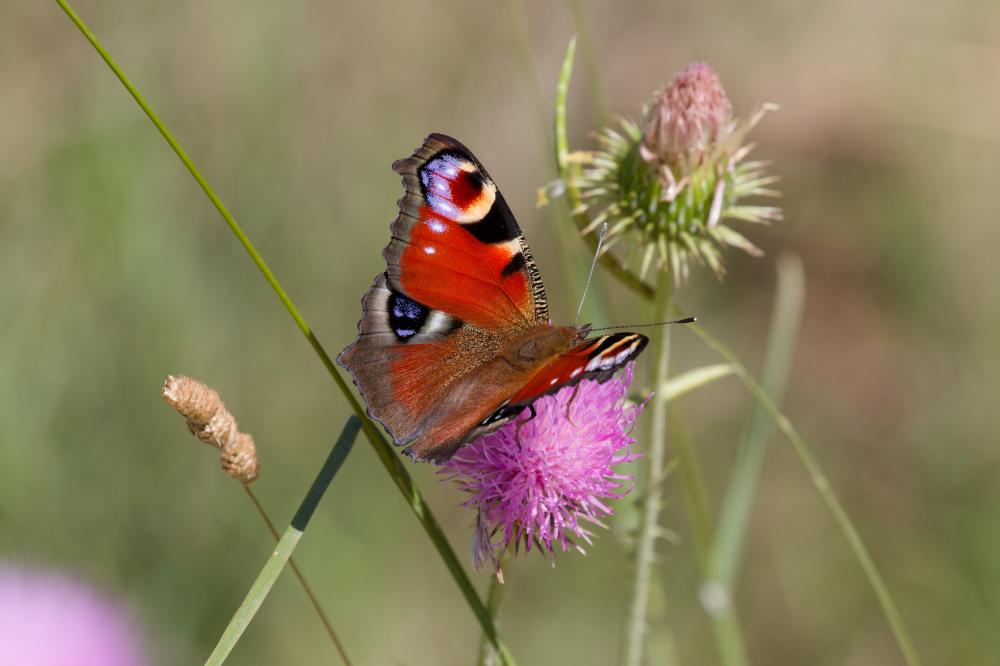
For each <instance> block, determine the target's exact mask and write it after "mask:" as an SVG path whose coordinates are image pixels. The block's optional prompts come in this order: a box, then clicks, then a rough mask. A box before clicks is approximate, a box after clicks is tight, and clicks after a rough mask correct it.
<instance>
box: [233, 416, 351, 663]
mask: <svg viewBox="0 0 1000 666" xmlns="http://www.w3.org/2000/svg"><path fill="white" fill-rule="evenodd" d="M355 434H356V432H355ZM243 490H245V491H246V493H247V496H248V497H249V498H250V501H251V502H252V503H253V506H254V508H255V509H257V513H258V514H260V517H261V518H262V519H263V521H264V524H265V525H267V530H268V531H269V532H270V533H271V536H273V537H274V540H275V541H277V542H279V543H280V541H281V535H279V534H278V530H277V529H275V527H274V523H273V522H271V517H270V516H268V515H267V511H265V510H264V506H263V505H262V504H261V503H260V500H258V499H257V495H255V494H254V492H253V490H252V489H251V488H250V486H249V485H246V484H243ZM288 566H289V567H291V569H292V573H294V574H295V577H296V578H297V579H298V580H299V584H300V585H301V586H302V589H303V590H305V593H306V596H307V597H309V603H310V604H312V607H313V609H314V610H315V611H316V615H318V616H319V619H320V622H322V623H323V629H325V630H326V635H327V636H329V637H330V641H332V642H333V645H334V647H335V648H336V649H337V652H338V653H339V654H340V658H341V659H342V660H343V661H344V664H346V665H347V666H351V660H350V658H349V657H348V656H347V650H346V649H345V648H344V644H343V643H341V642H340V638H338V637H337V632H336V631H334V630H333V623H332V622H330V618H329V617H327V614H326V611H324V610H323V606H322V605H321V604H320V603H319V598H317V597H316V594H315V593H314V592H313V591H312V587H311V586H310V585H309V583H307V582H306V577H305V576H304V575H303V574H302V571H301V570H300V569H299V565H298V564H297V563H296V562H295V558H294V557H291V556H289V557H288Z"/></svg>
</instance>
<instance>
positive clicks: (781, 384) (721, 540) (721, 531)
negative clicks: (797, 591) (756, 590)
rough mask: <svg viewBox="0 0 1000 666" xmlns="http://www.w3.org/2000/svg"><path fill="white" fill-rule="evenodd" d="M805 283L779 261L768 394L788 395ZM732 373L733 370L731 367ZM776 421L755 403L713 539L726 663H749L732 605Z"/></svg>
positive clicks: (711, 594) (791, 263)
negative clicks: (736, 579) (786, 388)
mask: <svg viewBox="0 0 1000 666" xmlns="http://www.w3.org/2000/svg"><path fill="white" fill-rule="evenodd" d="M804 294H805V278H804V276H803V272H802V263H801V261H799V260H798V258H793V257H790V256H784V257H781V258H780V259H779V260H778V288H777V296H776V298H775V306H774V313H773V315H772V319H771V332H770V335H769V336H768V344H767V352H766V354H765V357H764V358H765V360H764V372H763V377H764V386H765V390H767V391H768V394H769V395H773V396H781V395H782V394H783V393H784V388H785V384H786V381H787V377H788V370H789V368H790V367H791V356H792V352H793V350H794V349H795V336H796V332H797V331H798V328H799V322H800V320H801V318H802V304H803V300H804V297H805V296H804ZM729 367H730V368H733V367H734V366H732V365H731V364H730V365H729ZM772 424H773V421H772V419H771V418H770V415H769V414H768V412H767V410H765V409H764V408H763V407H762V406H761V404H760V403H759V402H757V403H755V405H754V409H753V412H752V414H751V416H750V425H749V427H748V428H747V431H746V434H745V436H744V439H743V442H742V444H741V446H740V449H739V454H738V456H737V460H736V464H735V465H734V466H733V473H732V478H731V479H730V482H729V484H728V486H726V493H725V495H724V497H723V502H722V509H721V511H720V513H719V522H718V526H717V529H716V532H715V536H714V538H713V540H712V549H711V553H710V555H709V560H708V566H707V570H706V569H703V570H702V578H703V584H702V594H701V598H702V604H703V606H704V607H705V609H706V611H708V615H709V618H710V619H711V621H712V630H713V632H714V634H715V638H716V645H717V646H718V648H719V655H720V657H721V659H722V663H723V664H725V665H726V666H743V665H744V664H747V663H748V657H747V651H746V646H745V645H744V643H743V639H742V634H741V632H740V625H739V620H738V615H737V612H736V607H735V606H734V604H733V603H732V598H733V588H734V585H735V578H736V568H737V566H738V563H739V561H740V559H741V558H742V553H743V543H744V541H745V540H746V532H747V529H748V526H749V520H750V514H751V512H752V509H753V505H754V499H755V497H756V494H757V487H758V483H759V481H760V473H761V469H762V467H763V465H764V454H765V452H766V450H767V444H768V442H769V441H770V439H771V436H772V434H773V425H772Z"/></svg>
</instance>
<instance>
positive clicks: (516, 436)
mask: <svg viewBox="0 0 1000 666" xmlns="http://www.w3.org/2000/svg"><path fill="white" fill-rule="evenodd" d="M528 410H529V411H530V412H531V416H529V417H528V418H526V419H522V420H520V421H518V422H517V427H516V428H514V441H516V442H517V450H518V451H520V450H521V426H523V425H524V424H525V423H527V422H528V421H530V420H531V419H533V418H535V417H536V416H538V412H537V411H535V406H534V405H531V404H529V405H528Z"/></svg>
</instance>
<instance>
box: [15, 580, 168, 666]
mask: <svg viewBox="0 0 1000 666" xmlns="http://www.w3.org/2000/svg"><path fill="white" fill-rule="evenodd" d="M0 662H2V663H4V664H21V665H23V666H34V665H37V666H141V665H142V664H146V663H148V659H147V657H146V656H145V654H144V651H143V649H142V641H141V640H140V638H139V632H138V630H137V628H136V626H135V624H134V623H133V621H132V619H131V618H130V616H129V614H128V613H127V612H126V611H125V610H124V609H123V608H121V607H120V606H119V605H118V604H116V603H115V602H113V601H111V600H109V599H107V598H106V597H104V596H103V595H101V594H99V593H98V592H97V591H95V590H94V589H93V588H91V587H90V586H88V585H87V584H85V583H83V582H81V581H79V580H76V579H74V578H71V577H70V576H67V575H66V574H63V573H58V572H52V571H45V570H42V569H37V570H36V569H25V568H20V567H14V566H11V565H8V564H5V563H3V562H0Z"/></svg>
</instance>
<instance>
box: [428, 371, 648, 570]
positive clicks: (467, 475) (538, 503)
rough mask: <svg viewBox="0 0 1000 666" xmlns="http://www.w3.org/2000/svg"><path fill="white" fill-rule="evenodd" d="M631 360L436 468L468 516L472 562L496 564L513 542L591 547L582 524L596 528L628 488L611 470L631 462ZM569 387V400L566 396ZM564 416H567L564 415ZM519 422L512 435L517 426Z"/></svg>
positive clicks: (539, 404)
mask: <svg viewBox="0 0 1000 666" xmlns="http://www.w3.org/2000/svg"><path fill="white" fill-rule="evenodd" d="M631 383H632V364H629V365H628V367H627V368H626V369H625V370H624V372H622V373H621V374H620V375H619V376H618V377H615V378H612V379H610V380H608V381H607V382H605V383H603V384H599V383H598V382H596V381H591V380H585V381H583V382H581V383H580V384H579V385H578V386H579V390H578V391H577V387H573V386H568V387H566V388H563V389H562V390H561V391H559V392H558V393H556V394H555V395H551V396H546V397H543V398H541V399H539V400H537V401H536V402H535V403H534V404H535V409H536V411H537V416H535V418H529V416H528V412H527V411H525V412H523V413H522V416H521V417H520V418H519V419H518V421H516V422H513V423H509V424H507V425H505V426H504V427H502V428H500V429H499V430H497V431H496V432H494V433H490V434H488V435H484V436H483V437H480V438H479V439H477V440H476V441H474V442H472V443H471V444H468V445H466V446H464V447H463V448H461V449H459V451H458V452H457V453H456V454H455V455H454V456H453V457H452V458H451V460H449V461H448V462H447V463H445V464H444V465H443V466H442V469H441V473H442V474H443V475H444V477H445V478H446V479H449V480H454V481H455V482H456V484H457V485H458V488H459V489H460V490H462V491H463V492H465V493H467V494H468V495H469V497H468V499H467V500H466V501H465V502H464V504H463V505H464V506H466V507H468V508H470V509H474V510H476V512H477V517H476V531H475V535H474V537H473V549H472V550H473V556H472V557H473V564H474V565H475V566H476V568H482V567H484V566H486V565H487V564H492V565H493V566H494V567H498V556H499V554H500V553H501V552H503V550H504V549H505V548H507V547H508V546H512V547H513V550H514V552H515V553H516V552H518V551H519V550H520V548H521V547H522V546H523V547H524V550H525V551H529V550H531V546H532V544H533V543H534V544H536V545H538V546H539V547H540V548H541V549H542V550H543V551H547V552H548V553H549V554H554V553H555V551H556V549H557V548H558V549H560V550H564V551H565V550H567V549H568V548H570V547H573V548H575V549H577V550H579V551H581V552H583V547H582V545H581V543H580V542H581V541H582V542H586V543H588V544H589V543H591V536H592V534H593V533H592V532H591V531H590V530H589V527H590V526H591V525H597V526H600V527H605V525H604V524H603V523H602V522H601V519H602V518H603V517H604V516H609V515H611V514H612V513H613V511H612V509H611V507H610V506H608V504H607V502H606V501H607V500H608V499H618V498H620V497H622V496H623V495H625V494H626V493H627V492H628V491H629V490H631V484H627V483H626V482H627V481H630V480H631V478H632V477H631V476H628V475H625V474H621V473H619V472H616V471H615V466H616V465H619V464H621V463H624V462H628V461H631V460H634V459H635V458H637V457H639V454H638V453H636V452H634V451H633V450H632V445H633V443H634V442H635V440H634V439H633V438H632V437H631V431H632V428H633V426H634V425H635V420H636V417H637V416H638V415H639V412H640V411H642V406H641V405H634V404H631V403H628V401H627V392H628V386H629V384H631ZM574 391H576V396H575V397H574V395H573V394H574ZM567 416H568V418H567ZM519 427H520V433H518V428H519Z"/></svg>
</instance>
